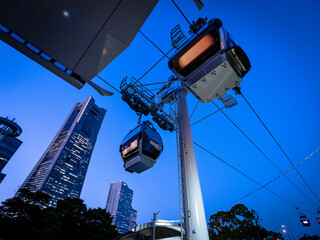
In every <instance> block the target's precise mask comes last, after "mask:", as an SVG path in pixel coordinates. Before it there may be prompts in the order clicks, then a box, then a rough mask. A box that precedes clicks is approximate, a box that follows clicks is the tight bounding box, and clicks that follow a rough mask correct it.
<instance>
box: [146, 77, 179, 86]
mask: <svg viewBox="0 0 320 240" xmlns="http://www.w3.org/2000/svg"><path fill="white" fill-rule="evenodd" d="M173 81H178V80H177V79H176V80H169V81H165V82H155V83H147V84H142V86H143V87H145V86H150V85H157V84H164V83H169V82H173Z"/></svg>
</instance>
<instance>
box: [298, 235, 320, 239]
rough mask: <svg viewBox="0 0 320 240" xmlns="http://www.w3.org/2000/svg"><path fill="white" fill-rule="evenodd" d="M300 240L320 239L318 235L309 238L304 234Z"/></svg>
mask: <svg viewBox="0 0 320 240" xmlns="http://www.w3.org/2000/svg"><path fill="white" fill-rule="evenodd" d="M299 239H300V240H319V239H320V237H319V236H318V235H314V236H309V235H307V234H304V236H303V237H302V238H299Z"/></svg>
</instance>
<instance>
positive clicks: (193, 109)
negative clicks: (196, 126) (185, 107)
mask: <svg viewBox="0 0 320 240" xmlns="http://www.w3.org/2000/svg"><path fill="white" fill-rule="evenodd" d="M199 102H200V100H198V102H197V105H196V106H195V107H194V109H193V111H192V113H191V115H190V117H189V119H190V120H191V118H192V116H193V114H194V112H195V111H196V109H197V107H198V105H199Z"/></svg>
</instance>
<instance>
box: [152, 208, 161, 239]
mask: <svg viewBox="0 0 320 240" xmlns="http://www.w3.org/2000/svg"><path fill="white" fill-rule="evenodd" d="M159 214H160V211H159V212H157V213H153V229H152V230H153V231H152V239H153V240H155V239H156V221H157V216H158V215H159Z"/></svg>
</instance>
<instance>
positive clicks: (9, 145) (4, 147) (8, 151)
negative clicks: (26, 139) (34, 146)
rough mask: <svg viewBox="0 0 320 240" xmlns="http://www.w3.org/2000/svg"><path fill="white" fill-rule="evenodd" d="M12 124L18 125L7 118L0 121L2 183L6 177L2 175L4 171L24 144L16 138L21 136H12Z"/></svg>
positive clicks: (0, 174)
mask: <svg viewBox="0 0 320 240" xmlns="http://www.w3.org/2000/svg"><path fill="white" fill-rule="evenodd" d="M1 120H2V121H1ZM7 124H8V125H7ZM11 124H14V125H16V123H14V122H13V120H12V121H11V120H9V119H7V118H6V119H4V118H1V119H0V183H1V182H2V180H3V179H4V178H5V176H6V175H5V174H4V173H2V169H3V168H4V167H5V166H6V165H7V163H8V162H9V160H10V159H11V158H12V156H13V155H14V154H15V152H16V151H17V150H18V148H19V147H20V146H21V144H22V141H21V140H19V139H18V138H16V137H15V136H19V135H20V134H17V135H14V134H12V129H11V128H10V127H11V126H10V125H11Z"/></svg>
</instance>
